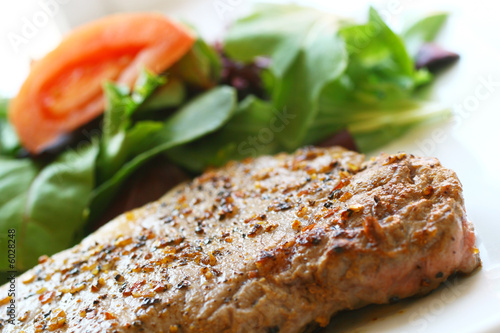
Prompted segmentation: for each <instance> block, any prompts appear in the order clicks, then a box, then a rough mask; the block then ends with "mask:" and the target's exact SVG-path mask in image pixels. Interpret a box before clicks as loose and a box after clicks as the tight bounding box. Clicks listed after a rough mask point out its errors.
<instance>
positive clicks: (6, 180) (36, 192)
mask: <svg viewBox="0 0 500 333" xmlns="http://www.w3.org/2000/svg"><path fill="white" fill-rule="evenodd" d="M97 152H98V146H97V144H96V143H93V144H89V145H87V146H86V147H84V148H81V149H80V150H78V151H67V152H65V153H63V154H62V155H61V156H60V157H59V158H58V159H57V160H56V161H54V162H53V163H51V164H49V165H47V166H45V167H40V166H39V165H37V164H36V163H35V162H34V161H32V160H30V159H11V158H3V157H2V158H0V188H1V189H2V190H1V191H0V228H1V229H2V230H8V229H11V228H13V229H15V230H16V258H17V260H16V268H17V269H18V270H20V271H22V270H25V269H28V268H30V267H32V266H33V265H35V264H36V263H37V258H38V257H39V256H41V255H43V254H53V253H55V252H58V251H61V250H63V249H66V248H68V247H70V246H71V245H73V244H74V243H75V242H76V241H77V240H78V239H79V237H80V236H81V233H82V230H83V227H84V224H85V222H86V219H87V215H88V211H87V207H88V204H89V200H90V194H91V192H92V189H93V188H94V185H95V179H94V168H95V161H96V157H97ZM4 235H5V234H2V236H1V237H5V236H4ZM0 242H1V243H2V244H1V246H2V247H3V246H4V245H5V244H6V240H5V239H1V238H0ZM5 247H6V245H5ZM7 269H8V267H7V261H0V270H7Z"/></svg>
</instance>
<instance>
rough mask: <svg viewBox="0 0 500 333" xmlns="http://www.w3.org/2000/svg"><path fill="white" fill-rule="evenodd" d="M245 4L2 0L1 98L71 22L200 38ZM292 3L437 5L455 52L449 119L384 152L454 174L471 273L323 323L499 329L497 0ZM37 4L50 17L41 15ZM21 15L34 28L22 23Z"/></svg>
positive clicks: (397, 16) (441, 91) (412, 9)
mask: <svg viewBox="0 0 500 333" xmlns="http://www.w3.org/2000/svg"><path fill="white" fill-rule="evenodd" d="M251 2H252V1H245V0H182V1H180V0H176V1H174V0H141V1H132V0H107V1H98V0H59V2H57V1H56V0H52V1H44V3H45V4H46V5H45V6H44V5H41V4H40V2H38V1H33V0H24V1H16V2H14V1H9V2H7V1H6V0H2V2H1V3H0V96H5V97H9V96H12V95H14V94H15V93H16V91H17V89H19V86H20V85H21V84H22V81H23V79H24V77H25V76H26V75H27V73H28V71H29V64H30V62H31V61H32V60H34V59H37V58H39V57H41V56H42V55H43V54H44V53H46V52H47V51H49V50H50V49H51V48H53V47H54V46H55V45H57V43H58V41H59V40H60V39H61V38H62V36H63V35H64V34H65V33H66V32H67V31H69V30H70V29H71V28H72V27H74V26H77V25H79V24H81V23H83V22H86V21H89V20H91V19H94V18H96V17H99V16H103V15H106V14H109V13H113V12H116V11H134V10H158V11H162V12H164V13H166V14H169V15H173V16H176V17H178V18H180V19H182V20H185V21H188V22H190V23H192V24H194V25H195V26H197V27H198V29H199V31H200V32H201V34H202V35H204V37H206V38H209V39H211V40H214V39H217V38H218V37H220V36H221V34H223V32H224V29H225V27H227V26H228V25H229V24H230V22H231V20H232V18H233V17H235V16H236V15H238V13H240V12H244V11H245V10H246V9H247V7H248V5H249V4H250V3H251ZM275 2H276V1H275ZM280 2H284V1H280ZM298 2H299V3H306V4H311V5H315V6H318V7H321V8H324V9H325V10H330V11H334V12H335V13H338V14H342V15H347V16H351V17H354V18H356V19H358V20H362V19H364V18H365V17H366V15H367V12H368V6H369V5H370V4H372V5H374V6H375V7H376V8H377V9H378V10H379V11H380V12H381V13H382V15H383V16H384V18H386V19H387V20H388V21H389V23H390V25H391V26H393V27H395V28H396V29H400V28H401V26H402V25H403V23H404V22H408V20H411V18H412V17H418V16H419V15H421V14H425V13H430V12H433V11H443V10H444V11H447V12H449V13H450V14H451V16H450V20H449V21H448V23H447V25H446V27H445V29H444V30H443V32H442V33H441V34H440V36H439V38H438V40H439V42H440V44H441V45H442V46H444V47H446V48H448V49H450V50H453V51H456V52H458V53H459V54H460V55H461V59H460V61H459V62H458V63H457V65H455V66H454V67H453V68H451V69H450V70H448V71H446V72H445V73H444V74H443V75H442V76H440V78H439V80H438V82H437V84H436V89H435V93H434V99H436V100H438V101H439V102H441V103H443V104H445V105H449V106H450V107H451V108H452V109H453V111H454V113H455V118H454V119H453V120H452V121H451V122H449V123H441V124H439V125H435V126H426V127H425V128H419V129H416V130H414V131H412V132H411V133H408V135H407V136H405V137H404V138H402V139H401V140H398V141H396V142H393V143H392V144H391V145H389V146H387V147H385V148H384V149H383V150H384V151H387V152H397V151H401V150H404V151H408V152H417V153H420V154H425V155H430V156H435V157H438V158H439V159H440V160H441V162H442V164H443V165H445V166H446V167H449V168H451V169H453V170H455V171H456V172H457V174H458V176H459V178H460V179H461V181H462V183H463V185H464V195H465V200H466V207H467V211H468V216H469V218H470V219H471V220H472V221H473V222H474V225H475V226H476V231H477V235H478V241H477V244H478V247H479V249H480V251H481V258H482V260H483V268H482V269H481V270H480V271H478V272H477V273H476V274H474V275H473V276H471V277H468V278H466V279H459V280H458V281H452V282H451V283H452V285H453V286H451V287H449V286H444V287H442V288H441V289H440V290H438V291H437V292H434V293H433V294H431V295H430V296H428V297H425V298H422V299H417V300H411V301H405V302H402V303H400V304H397V305H394V306H377V307H369V308H368V309H365V310H361V311H355V312H351V313H348V314H342V315H340V316H337V317H336V318H335V319H334V320H333V321H334V322H335V323H336V325H337V326H336V327H331V328H330V329H329V331H331V332H344V331H346V332H492V333H493V332H500V195H499V194H498V192H499V190H500V158H499V150H500V149H499V144H500V126H499V125H500V16H499V11H498V10H497V8H496V2H494V1H451V0H434V1H417V0H413V1H411V0H399V1H389V2H387V1H372V2H367V1H354V0H351V1H327V0H325V1H320V0H316V1H298ZM333 2H335V3H333ZM44 8H45V11H44ZM44 12H45V13H47V12H49V14H51V15H47V14H45V16H44V14H43V13H44ZM41 13H42V14H41ZM44 17H45V18H47V19H46V20H44ZM26 22H29V23H26ZM30 23H31V24H32V26H31V28H33V27H34V28H35V29H31V30H30V29H29V28H26V26H27V25H30ZM36 24H38V26H36ZM23 29H24V31H23ZM26 29H28V30H26ZM23 32H24V35H23ZM26 32H28V33H26ZM15 36H21V37H23V38H25V37H26V38H25V39H24V40H23V41H22V42H19V40H17V41H18V43H17V44H16V43H15V42H14V40H13V38H15ZM484 82H490V83H489V84H485V83H484ZM374 318H376V320H374Z"/></svg>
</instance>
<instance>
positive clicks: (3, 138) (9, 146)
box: [0, 98, 21, 156]
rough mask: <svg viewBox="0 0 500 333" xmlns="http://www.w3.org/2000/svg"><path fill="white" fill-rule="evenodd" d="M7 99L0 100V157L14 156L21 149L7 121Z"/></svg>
mask: <svg viewBox="0 0 500 333" xmlns="http://www.w3.org/2000/svg"><path fill="white" fill-rule="evenodd" d="M8 103H9V101H8V100H7V99H1V98H0V156H15V155H16V153H17V152H18V151H19V150H20V149H21V144H20V142H19V138H18V137H17V134H16V132H15V131H14V128H13V127H12V125H11V124H10V123H9V121H8V120H7V105H8Z"/></svg>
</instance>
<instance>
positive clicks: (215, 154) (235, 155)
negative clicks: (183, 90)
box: [166, 95, 287, 172]
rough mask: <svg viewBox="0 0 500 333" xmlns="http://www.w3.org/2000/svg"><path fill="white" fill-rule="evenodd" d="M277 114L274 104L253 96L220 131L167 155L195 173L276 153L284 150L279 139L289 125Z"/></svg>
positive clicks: (238, 108)
mask: <svg viewBox="0 0 500 333" xmlns="http://www.w3.org/2000/svg"><path fill="white" fill-rule="evenodd" d="M277 113H278V112H277V111H276V110H275V109H274V107H273V106H272V104H271V103H270V102H266V101H263V100H260V99H258V98H257V97H255V96H252V95H250V96H248V97H247V98H246V99H245V100H243V101H242V102H240V103H239V105H238V107H237V109H236V111H235V115H234V116H233V117H232V118H231V120H229V121H228V122H227V124H226V125H224V126H223V127H222V128H221V129H220V130H218V131H217V132H215V133H213V134H210V135H207V136H205V137H203V138H202V139H199V140H196V141H193V142H191V143H188V144H185V145H181V146H178V147H176V148H172V149H169V150H168V151H167V153H166V154H167V156H168V157H169V158H170V159H171V160H172V161H173V162H175V163H176V164H179V165H181V166H183V167H185V168H186V169H189V170H190V171H193V172H201V171H203V170H204V169H205V168H206V167H207V166H221V165H223V164H225V163H226V162H227V161H229V160H241V159H243V158H246V157H257V156H259V155H264V154H272V153H274V152H276V151H278V150H279V149H280V146H279V142H278V141H277V140H275V136H276V135H277V134H278V133H279V132H280V131H282V130H283V129H284V126H285V125H284V124H283V120H282V119H281V118H280V117H279V115H277ZM284 121H287V119H285V120H284Z"/></svg>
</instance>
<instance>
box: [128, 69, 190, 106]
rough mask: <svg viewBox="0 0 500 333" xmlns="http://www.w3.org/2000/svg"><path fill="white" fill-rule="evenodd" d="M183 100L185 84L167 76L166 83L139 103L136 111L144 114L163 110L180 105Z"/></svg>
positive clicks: (184, 97) (184, 98)
mask: <svg viewBox="0 0 500 333" xmlns="http://www.w3.org/2000/svg"><path fill="white" fill-rule="evenodd" d="M185 100H186V87H185V84H184V83H183V82H182V81H181V80H179V79H177V78H175V77H169V79H168V80H167V83H166V84H164V85H162V86H160V87H159V88H157V89H156V90H155V91H154V92H153V93H152V94H151V96H150V97H148V98H147V99H146V100H145V101H144V103H142V104H140V106H139V108H138V110H137V111H136V112H137V113H140V114H144V113H145V112H150V111H159V110H165V109H168V108H173V107H177V106H180V105H181V104H182V103H183V102H184V101H185Z"/></svg>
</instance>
